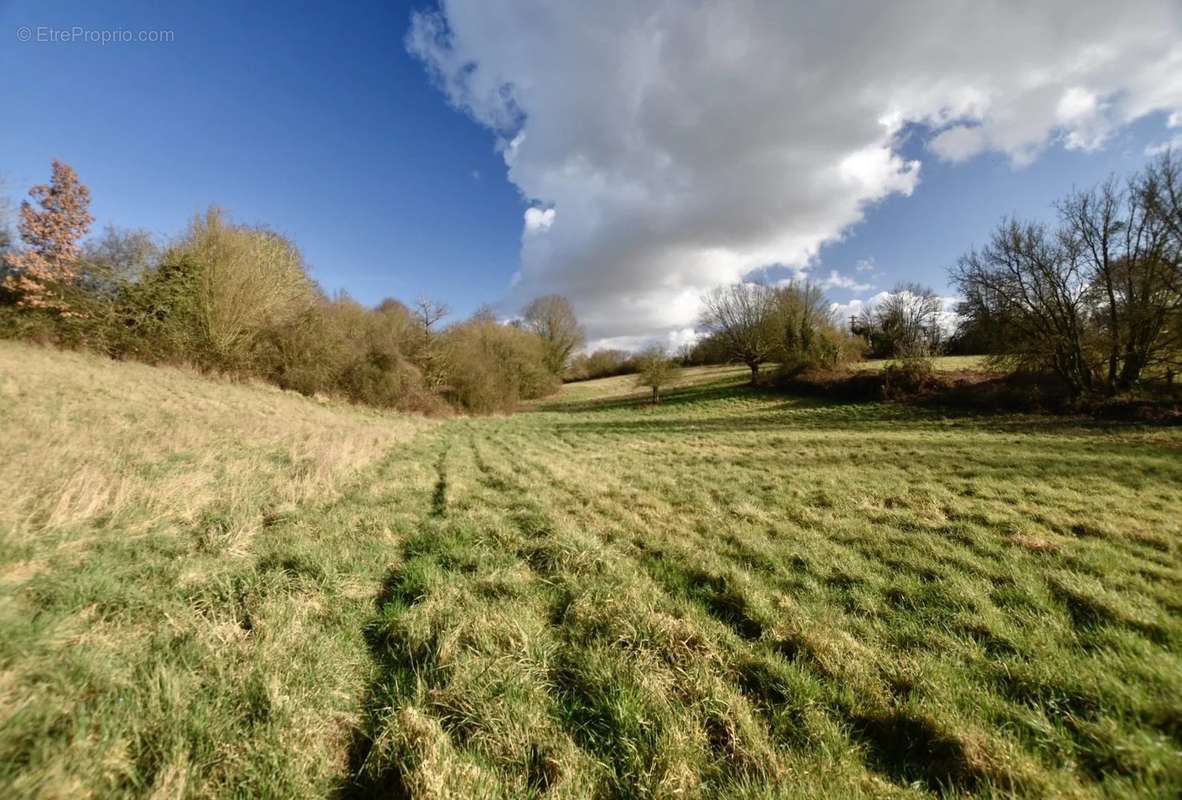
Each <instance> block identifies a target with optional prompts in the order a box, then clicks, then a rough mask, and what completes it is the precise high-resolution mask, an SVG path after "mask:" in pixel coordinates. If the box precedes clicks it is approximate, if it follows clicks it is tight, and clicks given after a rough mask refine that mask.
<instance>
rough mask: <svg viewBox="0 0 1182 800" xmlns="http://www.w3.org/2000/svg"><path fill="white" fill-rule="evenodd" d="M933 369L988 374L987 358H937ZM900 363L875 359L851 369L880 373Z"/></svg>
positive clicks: (892, 360)
mask: <svg viewBox="0 0 1182 800" xmlns="http://www.w3.org/2000/svg"><path fill="white" fill-rule="evenodd" d="M931 361H932V369H933V370H935V371H936V372H988V371H989V364H988V357H987V356H936V357H935V358H933V359H932V360H931ZM897 363H899V362H898V361H897V360H896V359H893V358H874V359H869V360H867V361H855V362H853V363H851V364H850V365H849V368H850V369H852V370H856V371H859V372H861V371H871V372H879V371H881V370H883V369H886V367H887V366H888V365H890V364H897Z"/></svg>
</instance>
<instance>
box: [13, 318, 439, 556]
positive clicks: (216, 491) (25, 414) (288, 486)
mask: <svg viewBox="0 0 1182 800" xmlns="http://www.w3.org/2000/svg"><path fill="white" fill-rule="evenodd" d="M0 401H2V405H0V426H2V428H3V431H4V436H3V440H2V441H0V484H2V485H4V486H5V487H7V495H6V497H5V503H4V506H3V508H2V509H0V531H7V532H9V533H16V534H21V535H33V534H36V533H37V532H40V531H48V530H62V529H66V528H74V527H77V526H79V525H86V524H88V523H93V522H94V521H95V520H97V519H100V518H101V519H102V520H103V521H104V524H105V525H108V526H110V525H118V526H119V527H121V528H122V529H123V530H124V531H125V532H126V531H129V530H144V529H147V528H150V527H152V526H155V525H159V524H161V523H163V522H173V523H179V524H184V523H191V522H192V521H193V520H195V519H196V518H197V517H198V516H200V515H201V514H203V513H217V514H220V515H230V516H236V517H242V518H243V519H245V518H248V517H250V516H252V515H253V516H258V515H259V514H262V513H268V512H271V511H276V510H282V509H283V508H287V507H290V506H292V505H294V504H298V503H302V502H305V501H308V500H311V499H314V498H322V497H327V496H331V495H332V494H333V493H334V492H335V491H336V490H337V488H338V487H339V485H340V482H341V481H342V480H343V479H344V478H346V477H347V476H348V475H349V474H351V473H352V472H353V471H355V470H357V469H358V468H360V467H363V466H365V465H366V464H368V463H370V462H372V461H373V460H374V459H375V458H377V457H378V456H380V455H382V454H383V453H385V452H386V451H387V450H388V449H389V447H390V446H391V444H392V442H394V441H396V440H398V439H405V438H408V437H409V436H411V435H412V434H413V433H414V432H415V431H417V430H418V429H420V428H421V427H423V426H424V425H425V423H424V422H423V421H421V420H418V419H416V418H413V417H406V416H401V417H395V416H391V415H379V414H376V413H372V412H368V411H365V410H362V409H353V408H347V409H346V408H342V407H340V406H334V405H328V404H320V403H317V402H315V401H312V400H309V399H307V398H304V397H302V396H300V395H297V394H294V393H292V392H283V391H279V390H276V389H273V388H269V387H265V386H263V385H242V384H237V383H232V382H229V381H215V380H209V379H204V378H200V377H198V376H197V375H195V374H193V373H191V372H188V371H185V370H180V369H170V368H157V367H149V366H144V365H141V364H133V363H116V362H112V361H109V360H106V359H101V358H96V357H94V356H91V355H86V354H80V353H62V352H57V351H50V350H44V349H41V348H36V347H31V346H28V345H24V344H18V343H13V342H0Z"/></svg>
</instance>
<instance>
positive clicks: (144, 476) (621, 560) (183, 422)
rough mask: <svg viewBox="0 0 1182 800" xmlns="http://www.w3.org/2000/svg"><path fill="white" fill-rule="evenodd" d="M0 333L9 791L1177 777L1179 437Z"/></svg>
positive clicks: (0, 552)
mask: <svg viewBox="0 0 1182 800" xmlns="http://www.w3.org/2000/svg"><path fill="white" fill-rule="evenodd" d="M745 373H746V370H745V369H742V368H739V369H732V368H703V369H700V370H688V371H686V372H685V373H684V374H683V376H682V378H681V381H680V385H679V386H676V387H674V388H672V389H671V390H670V391H669V392H668V393H667V395H666V398H665V400H664V402H662V403H661V404H660V405H658V406H651V405H649V404H647V403H646V402H645V392H646V390H643V389H638V388H636V387H635V386H634V383H633V380H632V379H631V378H628V377H621V378H610V379H605V380H601V381H591V382H585V383H581V384H571V385H568V386H566V387H564V389H563V391H562V393H561V394H560V395H558V396H557V397H556V398H553V399H550V400H546V401H542V402H537V403H534V404H532V405H531V406H529V407H527V408H525V409H523V410H522V411H521V412H520V413H517V414H514V415H510V416H493V417H479V418H476V417H457V418H451V419H447V420H425V419H421V418H418V417H413V416H398V415H394V414H390V413H379V412H375V411H365V410H361V409H359V408H356V407H352V406H347V405H340V404H335V403H331V402H316V401H313V400H309V399H306V398H303V397H300V396H298V395H294V394H291V393H285V392H281V391H278V390H276V389H272V388H267V387H263V386H243V385H238V384H231V383H226V382H212V381H208V380H206V379H203V378H200V377H198V376H196V375H194V374H191V373H187V372H184V371H181V370H161V369H157V368H151V367H146V366H140V365H133V364H120V363H114V362H109V361H103V360H101V359H96V358H94V357H91V356H82V355H73V354H60V353H55V352H51V351H46V350H40V349H37V348H32V347H28V346H25V345H16V344H9V343H3V344H0V398H2V399H3V402H2V404H0V432H2V438H0V478H2V479H3V481H4V486H5V492H6V499H5V506H4V509H3V516H2V517H0V525H2V526H3V527H2V528H0V794H3V795H4V796H6V797H25V796H29V797H37V796H40V797H61V796H70V797H85V796H96V797H97V796H103V797H109V796H151V797H222V796H226V797H230V796H235V797H238V796H251V797H275V798H280V797H330V796H331V797H370V796H391V797H416V798H435V797H505V798H517V797H538V798H541V797H555V798H567V797H569V798H576V797H751V798H756V797H802V798H803V797H817V796H827V797H899V798H908V797H915V798H918V797H927V796H941V795H942V796H961V795H970V794H971V795H972V796H975V797H990V796H998V797H1009V796H1040V797H1118V796H1138V797H1176V796H1178V794H1179V792H1180V791H1182V591H1180V590H1182V546H1180V542H1179V536H1180V533H1182V530H1180V527H1182V429H1178V428H1177V427H1174V428H1164V427H1138V426H1132V425H1115V424H1099V423H1096V422H1089V421H1085V420H1082V419H1075V418H1068V417H1050V416H1012V415H1009V416H1000V415H974V416H966V415H960V414H953V413H950V412H949V413H942V412H940V411H938V410H933V409H919V408H914V407H908V406H903V405H892V404H884V403H849V404H837V403H831V402H825V401H821V400H818V399H816V398H809V399H802V398H797V397H793V396H790V395H785V394H777V393H773V392H769V391H763V390H757V389H751V388H748V387H746V386H744V385H743V382H744V380H745V377H746V376H745Z"/></svg>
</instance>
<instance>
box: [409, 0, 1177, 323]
mask: <svg viewBox="0 0 1182 800" xmlns="http://www.w3.org/2000/svg"><path fill="white" fill-rule="evenodd" d="M407 46H408V48H409V50H410V51H411V52H412V53H413V54H414V55H416V56H417V57H418V58H419V59H421V60H422V61H423V63H424V64H425V65H426V67H427V69H428V71H429V72H430V74H431V75H432V76H433V78H434V80H435V81H436V82H437V83H438V85H439V86H440V88H441V89H442V91H443V92H444V94H445V95H446V97H447V98H448V100H449V101H450V102H451V103H452V104H453V105H455V106H456V107H457V108H460V109H462V110H464V111H465V112H466V113H468V114H469V115H471V116H472V117H473V118H474V119H476V120H477V121H479V122H480V123H482V124H484V125H486V126H487V127H489V128H490V129H491V130H492V131H493V132H494V134H495V136H496V137H497V142H498V144H497V147H498V148H499V150H500V152H501V153H502V155H503V157H504V159H505V162H506V164H507V165H508V169H509V172H508V175H509V180H511V181H512V182H513V183H514V184H515V185H516V186H517V187H518V188H519V189H520V191H521V193H522V195H523V196H524V197H525V198H526V199H527V201H529V202H530V204H531V206H533V207H532V208H531V209H530V210H529V211H527V212H526V220H525V223H524V226H523V236H522V245H521V264H520V278H519V279H518V280H517V281H516V283H515V285H514V286H513V287H511V289H510V290H509V297H508V303H509V304H510V305H512V304H515V303H520V302H522V301H524V300H525V299H526V298H528V297H530V296H532V295H537V294H542V293H548V292H560V293H563V294H566V295H568V296H569V297H570V298H571V300H572V301H573V302H574V303H575V305H576V308H577V310H578V312H579V314H580V316H581V317H582V319H583V320H584V322H585V324H586V326H587V328H588V333H589V334H590V336H591V337H592V338H603V337H651V336H653V335H657V334H662V333H664V332H668V331H678V330H685V329H687V328H692V326H693V324H694V320H695V318H696V315H697V312H698V298H699V297H700V295H701V293H702V292H703V291H704V290H706V289H708V288H709V287H710V286H712V285H715V284H717V283H720V282H724V281H733V280H737V279H739V278H740V277H742V276H743V275H745V274H747V273H749V272H750V271H752V270H754V269H757V268H760V267H763V266H766V265H769V264H781V265H784V266H787V267H790V268H798V269H799V268H803V267H806V266H807V265H809V264H810V263H812V262H813V261H814V260H815V257H816V255H817V253H818V250H819V249H820V247H821V246H822V245H823V244H825V243H826V242H830V241H834V240H835V239H837V238H839V237H840V236H841V235H842V234H843V232H844V231H846V230H847V229H848V228H849V227H850V226H851V225H853V224H855V223H857V222H858V221H859V220H860V219H862V217H863V215H864V214H865V213H866V210H867V207H868V204H872V203H874V202H876V201H878V200H881V199H883V198H885V197H887V196H890V195H893V194H903V195H906V194H908V193H910V192H911V191H913V190H914V188H915V186H916V185H917V183H918V181H919V180H920V178H921V175H922V169H921V165H920V164H919V163H918V162H916V161H912V160H907V159H905V158H904V157H903V156H901V155H900V138H901V136H902V135H903V133H904V131H908V130H913V128H911V127H909V125H910V124H918V125H920V126H927V127H928V128H929V129H930V130H931V131H932V132H933V133H932V137H931V138H930V140H929V152H931V153H932V154H933V157H936V158H942V159H948V160H951V161H957V160H964V159H967V158H971V157H972V156H974V155H977V154H979V153H983V152H987V151H995V152H1000V153H1004V154H1005V155H1006V156H1008V157H1009V158H1010V159H1011V161H1012V162H1013V163H1014V164H1016V165H1021V164H1024V163H1028V162H1029V161H1031V160H1032V159H1034V158H1037V156H1038V154H1039V153H1041V152H1042V151H1043V150H1044V149H1045V148H1047V147H1048V146H1051V145H1053V144H1056V143H1058V144H1061V145H1062V146H1066V147H1072V148H1078V149H1084V150H1086V149H1094V148H1096V147H1100V146H1102V145H1103V143H1104V142H1105V141H1107V140H1108V139H1109V138H1110V137H1111V136H1112V134H1113V133H1114V132H1115V131H1116V130H1118V129H1119V128H1120V127H1121V126H1122V125H1125V124H1127V123H1128V122H1130V121H1131V120H1134V119H1137V118H1139V117H1142V116H1144V115H1146V114H1150V113H1153V112H1165V113H1167V114H1171V113H1172V114H1175V115H1177V114H1180V113H1182V5H1180V4H1179V3H1177V2H1176V0H1144V2H1139V3H1137V9H1136V13H1127V14H1113V13H1112V9H1111V6H1110V5H1108V4H1103V3H1098V2H1096V3H1080V2H1079V0H1048V2H1042V3H1029V4H1020V5H1014V4H1009V3H999V2H983V1H982V0H961V1H960V2H951V1H950V2H946V3H928V2H919V1H918V0H916V1H915V2H894V3H867V4H864V5H861V6H859V8H858V11H857V13H856V14H850V13H849V10H848V8H846V7H845V6H844V5H843V4H815V3H807V4H806V3H764V2H757V0H730V1H728V2H708V3H701V4H687V3H684V2H682V1H681V0H644V1H643V2H636V3H594V2H592V3H563V4H554V3H550V2H545V0H444V1H443V3H442V7H441V11H440V12H438V13H416V14H415V15H414V16H413V17H412V23H411V29H410V32H409V34H408V37H407ZM1174 118H1175V119H1176V118H1177V117H1176V116H1175V117H1174ZM547 211H550V212H554V213H553V214H550V215H548V216H546V214H547ZM531 212H532V213H531Z"/></svg>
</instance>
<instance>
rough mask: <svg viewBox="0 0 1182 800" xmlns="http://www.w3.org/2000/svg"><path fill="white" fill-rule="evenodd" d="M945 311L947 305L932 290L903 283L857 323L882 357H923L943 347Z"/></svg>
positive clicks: (867, 311) (863, 314)
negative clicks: (941, 333)
mask: <svg viewBox="0 0 1182 800" xmlns="http://www.w3.org/2000/svg"><path fill="white" fill-rule="evenodd" d="M943 309H944V304H943V302H942V301H941V300H940V298H939V297H937V296H936V293H935V292H934V291H932V290H931V289H930V288H928V287H926V286H921V285H919V284H917V283H900V284H898V285H896V286H895V288H894V289H892V290H891V291H890V293H889V294H888V295H887V296H886V297H885V298H883V299H882V300H881V301H880V302H878V303H876V304H875V305H874V306H872V307H871V308H868V309H866V310H865V311H864V312H863V313H862V316H861V318H860V319H859V320H858V323H857V324H858V327H859V328H860V329H861V330H862V331H863V332H865V333H866V334H867V335H869V337H870V340H871V344H872V346H873V347H874V349H875V350H876V351H877V352H878V354H879V355H883V356H895V357H899V358H912V357H920V358H922V357H926V356H930V355H932V354H933V353H934V352H935V351H936V349H937V348H938V346H939V342H940V313H941V312H942V311H943Z"/></svg>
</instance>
